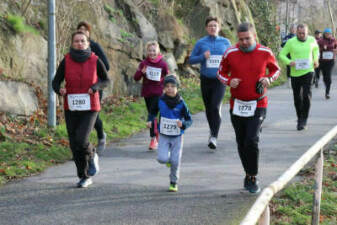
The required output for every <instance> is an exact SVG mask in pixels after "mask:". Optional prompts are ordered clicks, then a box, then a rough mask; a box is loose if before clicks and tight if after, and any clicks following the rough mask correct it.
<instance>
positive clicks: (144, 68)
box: [142, 65, 147, 74]
mask: <svg viewBox="0 0 337 225" xmlns="http://www.w3.org/2000/svg"><path fill="white" fill-rule="evenodd" d="M146 68H147V66H146V65H145V66H144V67H143V69H142V73H144V74H145V73H146Z"/></svg>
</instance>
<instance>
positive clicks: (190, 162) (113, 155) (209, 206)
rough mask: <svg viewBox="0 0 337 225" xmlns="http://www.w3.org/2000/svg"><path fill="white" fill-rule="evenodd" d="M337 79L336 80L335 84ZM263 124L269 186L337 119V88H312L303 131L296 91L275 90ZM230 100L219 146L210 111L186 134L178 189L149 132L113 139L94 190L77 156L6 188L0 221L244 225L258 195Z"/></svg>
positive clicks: (23, 224)
mask: <svg viewBox="0 0 337 225" xmlns="http://www.w3.org/2000/svg"><path fill="white" fill-rule="evenodd" d="M336 83H337V81H336V78H335V77H334V79H333V84H336ZM268 96H269V108H268V111H267V119H266V120H265V122H264V125H263V132H262V135H261V142H260V147H261V153H260V173H259V178H260V183H261V185H262V186H263V187H264V186H267V185H268V184H269V183H271V182H272V181H274V180H275V179H276V178H277V177H278V176H280V175H281V174H282V172H283V171H285V170H286V168H288V167H289V166H290V165H291V164H292V163H293V162H295V161H296V159H297V158H298V157H299V156H300V155H301V154H303V153H304V152H305V151H306V150H307V149H308V148H309V147H310V146H311V145H312V144H314V143H315V142H316V141H317V140H318V139H319V138H320V137H321V136H323V135H324V134H325V133H326V132H327V131H328V130H329V129H331V128H332V127H333V126H334V125H335V124H336V123H337V116H336V105H337V92H336V89H335V88H334V87H332V93H331V97H332V98H331V99H330V100H325V98H324V90H323V84H322V81H321V83H320V88H319V89H315V88H313V98H312V108H311V114H310V118H309V121H308V130H305V131H297V130H296V116H295V109H294V106H293V98H292V91H291V89H289V88H288V87H287V85H283V86H281V87H277V88H273V89H272V90H269V94H268ZM228 111H229V109H228V105H225V106H224V107H223V124H222V127H221V130H220V135H219V140H218V150H217V151H216V152H215V153H213V152H211V151H210V150H209V149H208V148H207V139H208V125H207V122H206V119H205V115H204V113H199V114H197V115H194V116H193V120H194V123H193V125H192V127H191V128H190V129H189V130H187V132H186V135H185V136H184V153H183V157H182V167H181V179H180V182H179V192H178V193H169V192H167V189H168V185H169V179H168V174H169V171H168V169H167V168H166V166H165V165H161V164H159V163H157V161H156V153H155V152H149V151H148V150H147V145H148V141H149V140H148V132H143V133H140V134H137V135H135V136H134V137H132V138H129V139H126V140H123V141H121V142H120V143H113V144H111V145H110V146H109V147H108V150H107V151H106V152H105V155H104V157H101V158H100V165H101V172H100V173H99V174H98V175H97V176H95V177H94V184H93V185H92V186H90V187H89V188H87V189H78V188H75V183H76V182H77V181H78V180H77V178H76V176H75V166H74V163H73V162H68V163H65V164H63V165H60V166H56V167H53V168H50V169H48V170H47V171H46V172H45V173H43V174H41V175H39V176H34V177H30V178H27V179H23V180H21V181H17V182H12V183H10V184H8V185H5V186H4V187H2V188H0V225H61V224H62V225H72V224H74V225H77V224H83V225H87V224H88V225H106V224H112V225H131V224H132V225H142V224H144V225H145V224H146V225H152V224H159V225H173V224H176V225H178V224H179V225H188V224H193V225H194V224H195V225H197V224H200V225H201V224H202V225H204V224H207V225H211V224H226V225H228V224H238V223H239V222H238V221H240V219H241V218H242V217H243V216H244V215H245V213H246V212H247V210H248V209H249V207H250V206H251V205H252V203H253V202H254V200H255V198H256V197H257V196H256V195H252V194H249V193H247V191H245V190H244V189H243V177H244V172H243V169H242V166H241V162H240V160H239V157H238V154H237V150H236V143H235V136H234V131H233V128H232V126H231V124H230V121H229V113H228Z"/></svg>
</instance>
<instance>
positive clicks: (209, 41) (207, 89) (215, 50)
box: [189, 17, 231, 149]
mask: <svg viewBox="0 0 337 225" xmlns="http://www.w3.org/2000/svg"><path fill="white" fill-rule="evenodd" d="M205 25H206V31H207V33H208V35H207V36H206V37H203V38H201V39H200V40H199V41H198V42H197V43H196V45H195V47H194V49H193V51H192V53H191V56H190V58H189V63H190V64H198V63H200V64H201V71H200V81H201V93H202V99H203V102H204V105H205V109H206V117H207V121H208V125H209V128H210V135H209V139H208V147H209V148H210V149H216V146H217V143H216V142H217V138H218V133H219V129H220V125H221V105H222V100H223V97H224V94H225V89H226V87H225V86H224V85H222V84H221V83H220V82H219V80H218V79H216V74H217V71H218V68H219V64H220V61H221V57H222V55H223V54H224V52H225V51H226V49H227V48H228V47H229V46H230V45H231V43H230V41H229V40H228V39H227V38H224V37H221V36H219V35H218V34H219V31H220V23H219V20H218V18H217V17H207V18H206V22H205Z"/></svg>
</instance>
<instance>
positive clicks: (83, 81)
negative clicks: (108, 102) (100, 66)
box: [64, 53, 101, 111]
mask: <svg viewBox="0 0 337 225" xmlns="http://www.w3.org/2000/svg"><path fill="white" fill-rule="evenodd" d="M97 59H98V57H97V56H96V55H95V54H94V53H91V56H90V58H89V59H88V60H87V61H85V62H75V61H74V60H72V59H71V57H70V55H69V53H68V54H67V55H66V56H65V75H64V79H65V88H66V90H67V94H86V93H88V90H89V88H90V87H91V86H92V85H94V84H95V83H97V81H98V77H97ZM90 103H91V109H90V110H91V111H100V110H101V105H100V102H99V93H98V91H96V92H95V93H94V94H92V95H90ZM64 109H65V110H69V106H68V98H67V96H65V97H64Z"/></svg>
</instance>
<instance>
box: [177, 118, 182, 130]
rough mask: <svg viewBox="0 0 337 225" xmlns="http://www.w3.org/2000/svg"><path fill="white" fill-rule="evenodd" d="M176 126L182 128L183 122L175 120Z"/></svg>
mask: <svg viewBox="0 0 337 225" xmlns="http://www.w3.org/2000/svg"><path fill="white" fill-rule="evenodd" d="M177 126H178V127H179V128H182V127H183V122H181V120H177Z"/></svg>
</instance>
